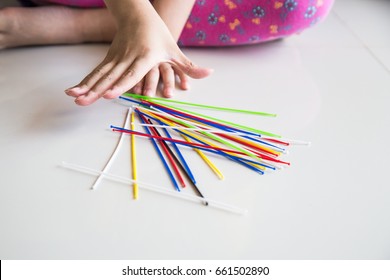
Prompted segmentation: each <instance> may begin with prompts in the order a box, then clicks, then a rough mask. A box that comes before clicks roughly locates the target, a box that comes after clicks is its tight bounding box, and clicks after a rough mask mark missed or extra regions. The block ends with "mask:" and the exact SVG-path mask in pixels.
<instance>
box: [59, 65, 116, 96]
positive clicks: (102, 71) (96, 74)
mask: <svg viewBox="0 0 390 280" xmlns="http://www.w3.org/2000/svg"><path fill="white" fill-rule="evenodd" d="M114 66H115V64H114V63H106V62H105V61H103V62H101V63H100V64H99V65H98V66H96V68H95V69H94V70H92V72H91V73H89V74H88V75H87V76H86V77H85V78H84V79H83V80H82V81H81V82H80V83H78V84H77V85H76V86H74V87H71V88H68V89H67V90H65V93H66V94H67V95H69V96H73V97H78V96H80V95H83V94H86V93H87V92H88V91H89V90H90V89H91V88H92V87H93V86H94V85H95V83H96V82H97V81H98V80H100V79H101V78H102V77H103V76H104V75H106V73H107V72H108V71H110V70H111V69H112V68H113V67H114Z"/></svg>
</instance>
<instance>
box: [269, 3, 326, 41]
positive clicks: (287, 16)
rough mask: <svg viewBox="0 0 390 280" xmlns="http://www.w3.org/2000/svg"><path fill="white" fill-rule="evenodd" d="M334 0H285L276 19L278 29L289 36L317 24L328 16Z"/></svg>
mask: <svg viewBox="0 0 390 280" xmlns="http://www.w3.org/2000/svg"><path fill="white" fill-rule="evenodd" d="M333 2H334V0H285V1H284V3H283V10H282V11H281V12H280V13H279V15H278V17H279V19H278V20H276V21H278V22H279V25H278V27H279V28H278V30H277V31H278V32H280V33H281V34H283V33H284V35H286V36H287V35H290V34H294V33H300V32H302V31H304V30H305V29H307V28H310V27H312V26H314V25H316V24H317V23H319V22H321V21H323V20H324V19H325V18H326V17H327V15H328V14H329V11H330V8H331V6H332V5H333ZM275 3H276V2H275ZM274 28H276V27H274Z"/></svg>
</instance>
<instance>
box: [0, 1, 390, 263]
mask: <svg viewBox="0 0 390 280" xmlns="http://www.w3.org/2000/svg"><path fill="white" fill-rule="evenodd" d="M352 7H353V8H352ZM389 10H390V1H385V0H358V1H355V0H338V1H336V4H335V7H334V10H333V11H332V13H331V15H330V16H329V18H328V19H327V20H326V21H325V22H324V23H322V24H320V25H318V26H317V27H316V28H313V29H311V30H308V31H307V32H305V33H302V34H301V35H300V36H295V37H292V38H289V39H287V40H283V41H278V42H274V43H268V44H264V45H257V46H249V47H240V48H228V49H187V50H185V52H186V53H187V54H188V56H189V57H191V58H192V59H193V60H194V61H195V62H196V63H198V64H200V65H206V66H210V67H212V68H214V69H215V73H214V74H213V76H212V77H210V78H208V79H205V80H201V81H193V82H192V88H191V90H190V91H188V92H176V95H175V98H177V99H179V100H186V101H191V102H198V103H208V104H213V105H221V106H230V107H237V108H246V109H253V110H263V111H269V112H275V113H277V114H278V117H277V118H274V119H265V118H261V117H249V116H243V115H231V114H228V113H217V112H207V113H209V114H213V115H215V116H219V117H222V118H226V119H230V120H232V121H239V122H241V123H244V124H248V125H252V126H257V127H259V128H261V129H268V130H271V131H274V132H278V133H280V134H282V135H283V136H285V137H289V138H296V139H302V140H309V141H311V142H312V145H311V146H310V147H293V148H291V149H290V154H289V155H287V156H286V157H284V158H285V159H286V160H289V161H291V162H292V165H291V167H289V168H287V169H285V170H281V171H278V172H275V173H273V174H269V175H265V176H259V175H257V174H254V173H253V172H250V171H247V170H245V169H243V168H241V167H239V166H236V165H235V164H233V163H231V162H227V161H225V160H223V159H219V158H215V160H214V161H215V163H216V164H217V165H218V166H219V167H220V169H221V170H222V171H223V173H224V174H225V180H224V181H220V180H218V179H217V178H216V177H215V176H214V174H212V172H211V171H210V170H209V169H208V168H207V167H206V166H205V165H204V164H203V163H202V162H201V161H200V160H199V159H198V158H197V157H196V155H194V154H193V152H190V151H188V152H186V154H187V155H188V157H189V158H190V162H191V164H192V165H193V166H194V167H193V169H194V170H195V172H196V174H197V178H198V181H199V186H200V187H201V188H202V191H203V192H204V194H205V195H206V196H207V197H210V198H212V199H215V200H219V201H222V202H225V203H230V204H234V205H236V206H239V207H242V208H246V209H248V211H249V212H248V214H247V215H244V216H239V215H234V214H229V213H226V212H223V211H219V210H215V209H211V208H208V207H204V206H202V205H200V204H196V203H191V202H185V201H181V200H178V199H175V198H170V197H166V196H163V195H160V194H156V193H152V192H150V191H143V190H140V200H139V201H133V200H132V198H131V188H130V187H129V186H126V185H122V184H117V183H112V182H109V181H106V180H105V181H103V183H102V184H101V185H100V187H99V189H97V190H96V191H90V190H89V187H90V186H91V184H92V183H93V181H94V177H93V176H88V175H83V174H80V173H77V172H73V171H69V170H65V169H63V168H61V167H60V164H61V162H62V161H67V162H72V163H77V164H81V165H85V166H88V167H91V168H95V169H101V168H102V167H103V165H104V163H105V162H106V160H107V159H108V157H109V155H110V154H111V152H112V151H113V148H114V146H115V144H116V141H117V139H118V135H117V134H115V133H112V132H110V131H108V129H107V128H108V126H109V125H110V124H117V125H121V124H122V122H123V120H124V117H125V110H126V108H125V107H124V106H122V105H120V104H118V103H117V102H115V101H100V102H98V103H96V104H95V105H93V106H89V107H77V106H76V105H74V104H73V102H72V100H71V99H70V98H69V97H67V96H66V95H65V94H64V93H63V89H65V88H67V87H68V86H70V85H73V84H75V83H77V82H78V81H79V79H80V78H82V77H83V76H84V75H85V74H87V73H88V71H89V70H90V69H91V68H92V67H94V66H95V65H96V64H97V63H98V62H99V60H100V59H101V58H102V57H103V56H104V54H105V51H106V50H107V46H106V45H84V46H56V47H39V48H22V49H14V50H3V51H1V52H0V89H1V94H0V128H1V132H0V133H1V134H0V135H1V137H0V170H1V176H0V225H1V230H0V259H42V258H43V259H46V258H48V259H214V258H216V259H382V258H383V259H388V258H390V239H389V236H390V224H389V222H388V221H389V220H390V188H389V186H390V182H389V181H390V180H389V176H388V174H387V173H388V172H389V171H388V166H389V164H388V159H389V157H390V148H389V144H388V141H389V136H390V133H389V127H390V113H389V104H390V77H389V73H390V72H389V71H390V60H389V59H390V57H389V53H390V33H389V32H388V27H389V26H390V17H389V16H388V12H385V11H389ZM126 142H127V141H126ZM127 143H128V142H127ZM137 146H138V159H139V178H140V179H142V180H143V181H148V182H151V183H155V184H161V185H166V186H167V188H170V184H169V180H168V178H167V175H166V174H165V172H164V171H163V168H162V165H161V163H160V162H159V160H158V158H157V157H156V155H155V152H154V150H153V148H152V146H151V144H150V143H149V141H147V140H141V139H140V140H139V141H137ZM112 173H114V174H119V175H123V176H130V174H131V173H130V160H129V147H128V145H125V146H124V147H123V150H122V152H121V154H120V156H119V157H118V159H117V161H116V162H115V164H114V166H113V168H112ZM187 192H190V190H187Z"/></svg>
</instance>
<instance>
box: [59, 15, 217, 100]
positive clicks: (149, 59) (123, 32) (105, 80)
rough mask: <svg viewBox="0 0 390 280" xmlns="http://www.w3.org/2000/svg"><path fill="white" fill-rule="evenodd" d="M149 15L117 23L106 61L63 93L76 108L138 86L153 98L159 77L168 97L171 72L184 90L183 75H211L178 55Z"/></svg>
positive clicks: (161, 25) (172, 42) (160, 24)
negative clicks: (179, 80) (70, 97)
mask: <svg viewBox="0 0 390 280" xmlns="http://www.w3.org/2000/svg"><path fill="white" fill-rule="evenodd" d="M152 9H153V8H152ZM149 13H150V14H148V15H145V14H141V15H140V16H138V17H136V18H135V19H134V18H130V19H129V20H123V19H122V21H118V22H120V24H118V25H119V26H118V32H117V34H116V36H115V38H114V40H113V42H112V45H111V47H110V49H109V51H108V54H107V56H106V58H105V59H104V60H103V61H102V62H101V63H100V64H99V65H98V66H97V67H96V68H95V69H94V70H93V71H92V72H91V73H90V74H89V75H88V76H87V77H85V78H84V79H83V80H82V81H81V82H80V83H79V84H78V85H77V86H75V87H72V88H70V89H68V90H66V93H67V94H68V95H70V96H73V97H75V102H76V103H77V104H78V105H89V104H91V103H93V102H95V101H96V100H97V99H99V98H100V97H104V98H108V99H111V98H116V97H118V96H119V95H121V94H122V93H124V92H126V91H128V90H129V89H132V88H133V87H136V88H137V85H138V86H140V85H141V84H143V87H142V88H143V89H144V90H145V89H150V90H151V92H149V94H150V93H151V94H153V93H154V91H155V87H157V86H156V80H157V81H158V79H157V76H160V74H161V78H162V80H163V83H164V84H165V85H166V86H165V92H164V94H165V95H166V96H168V95H169V92H170V91H171V90H172V88H173V85H172V84H173V82H172V79H173V78H174V74H172V70H173V72H174V73H176V74H177V75H179V77H180V78H181V79H182V80H183V82H182V83H181V84H182V86H183V87H184V88H185V87H187V86H186V84H187V77H186V75H187V76H189V77H191V78H204V77H206V76H208V75H209V74H210V73H211V70H210V69H206V68H200V67H197V66H195V65H194V64H193V63H192V62H191V61H190V60H189V59H188V58H187V57H186V56H185V55H184V54H183V53H182V52H181V50H180V49H179V47H178V46H177V44H176V42H175V40H174V39H173V38H172V36H171V34H170V32H169V30H168V29H167V27H166V26H165V24H164V23H163V21H162V20H161V18H160V17H159V16H158V15H157V13H155V11H154V10H153V12H150V11H149ZM126 19H127V18H126ZM169 67H170V68H169ZM157 69H158V70H159V71H157ZM157 72H159V73H157ZM142 81H143V82H142ZM171 85H172V87H171ZM145 94H148V92H145Z"/></svg>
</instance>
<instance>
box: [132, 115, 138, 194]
mask: <svg viewBox="0 0 390 280" xmlns="http://www.w3.org/2000/svg"><path fill="white" fill-rule="evenodd" d="M134 126H135V125H134V111H133V112H131V118H130V127H131V130H134ZM131 165H132V169H133V180H134V181H135V182H134V183H133V197H134V199H138V184H137V153H136V149H135V135H134V134H132V135H131Z"/></svg>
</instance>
